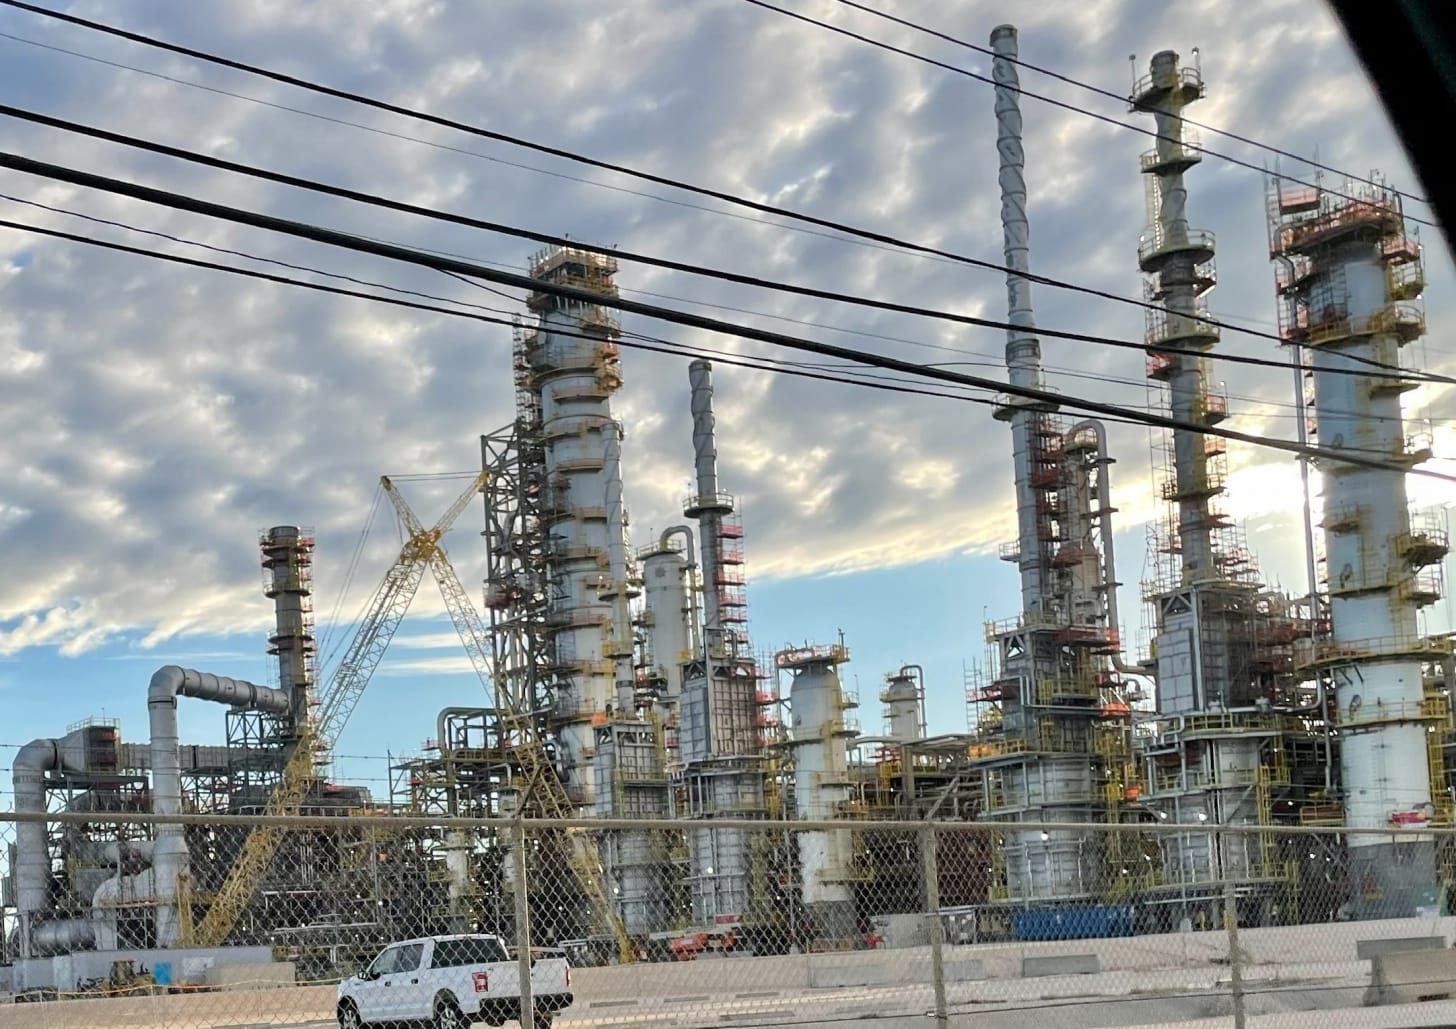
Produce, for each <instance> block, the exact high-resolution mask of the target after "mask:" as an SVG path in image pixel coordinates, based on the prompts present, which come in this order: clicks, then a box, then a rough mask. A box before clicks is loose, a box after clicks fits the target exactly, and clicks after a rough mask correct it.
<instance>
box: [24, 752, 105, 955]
mask: <svg viewBox="0 0 1456 1029" xmlns="http://www.w3.org/2000/svg"><path fill="white" fill-rule="evenodd" d="M66 742H67V741H66V740H47V739H40V740H31V741H30V742H29V743H27V744H26V745H25V746H23V747H21V748H20V750H19V751H18V752H17V753H16V755H15V759H14V761H13V762H12V763H11V782H12V784H13V785H12V788H13V789H14V791H15V810H16V812H17V813H18V814H44V813H45V810H46V793H45V777H46V773H47V772H52V771H60V770H62V769H65V770H67V771H73V772H79V771H83V770H84V769H85V752H84V750H81V751H79V752H78V751H77V750H76V749H75V748H73V747H69V746H67V745H66ZM46 835H47V833H46V824H45V823H44V822H17V823H16V825H15V908H16V914H17V915H18V920H19V933H18V935H19V941H18V942H19V951H20V956H21V957H22V958H30V957H39V956H40V955H41V954H42V953H46V952H48V951H46V950H45V949H38V943H39V935H40V934H39V927H40V925H41V924H43V923H41V922H40V921H39V920H40V919H41V918H43V917H44V916H45V915H46V913H48V912H49V911H50V910H51V899H50V895H51V890H50V886H51V863H50V853H49V850H48V849H47V844H46ZM52 924H56V925H58V926H59V925H62V924H71V923H70V921H69V920H67V922H66V923H52ZM79 925H80V926H81V927H82V928H81V929H61V928H57V929H53V930H48V932H49V933H50V934H52V935H54V934H55V933H75V934H76V937H77V945H84V944H85V943H89V942H90V937H89V936H87V935H86V934H85V933H84V932H83V931H82V930H83V929H84V927H85V924H84V923H79ZM81 936H85V939H84V941H83V940H81V939H80V937H81ZM48 942H54V941H53V940H50V939H49V938H48Z"/></svg>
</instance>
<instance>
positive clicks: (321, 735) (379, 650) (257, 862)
mask: <svg viewBox="0 0 1456 1029" xmlns="http://www.w3.org/2000/svg"><path fill="white" fill-rule="evenodd" d="M487 481H488V478H487V475H486V473H485V472H481V473H480V474H479V475H477V476H475V477H474V478H473V479H472V480H471V481H470V485H469V486H468V487H467V488H466V489H465V491H464V492H463V493H461V494H460V496H459V497H457V498H456V500H455V502H454V503H453V504H451V505H450V507H449V509H447V510H446V512H445V513H444V514H443V515H441V516H440V518H439V519H438V520H437V521H436V522H435V525H434V526H433V527H432V528H429V529H426V528H425V527H424V525H423V524H422V523H421V522H420V520H419V518H418V517H417V516H416V515H415V513H414V511H413V510H412V509H411V508H410V506H409V504H408V503H407V502H406V501H405V499H404V497H403V496H401V495H400V493H399V490H398V489H396V488H395V485H394V483H393V482H391V481H390V480H389V477H388V476H383V477H381V478H380V480H379V485H380V487H381V488H382V489H383V490H384V494H385V496H387V497H388V498H389V501H390V503H391V504H392V505H393V506H394V510H395V514H396V515H397V516H398V518H399V521H400V525H401V527H402V528H403V530H404V534H405V541H404V544H403V546H402V547H401V548H400V552H399V556H398V558H396V559H395V562H394V564H393V565H392V566H391V567H390V569H389V571H388V572H386V573H385V575H384V579H383V581H381V583H380V585H379V588H378V589H377V590H376V591H375V594H374V599H373V601H372V602H371V603H370V606H369V612H368V615H367V616H366V617H365V619H364V621H363V622H362V623H361V624H360V626H359V630H358V632H357V633H355V636H354V639H353V641H352V642H351V644H350V646H349V649H348V651H347V652H346V653H345V655H344V658H343V660H342V661H341V662H340V663H339V668H338V670H337V671H336V672H335V674H334V676H333V679H332V680H331V681H330V684H329V687H328V689H327V690H325V691H324V693H323V695H322V696H321V697H320V702H319V720H318V726H317V728H316V729H311V728H310V727H308V726H303V727H301V732H300V734H299V737H298V739H297V742H296V743H295V745H294V751H293V753H292V755H291V756H290V758H289V760H288V763H287V765H286V766H285V768H284V770H283V775H282V778H281V780H280V781H279V783H278V786H277V787H276V788H275V789H274V791H273V794H272V795H271V796H270V797H269V799H268V803H267V805H266V806H265V807H264V810H263V813H264V814H265V815H289V814H297V813H298V811H299V808H300V806H301V804H302V801H303V799H304V797H305V796H306V795H307V793H308V787H309V783H310V782H311V781H312V778H313V765H314V761H313V754H314V745H313V744H314V741H315V740H317V741H320V742H321V743H322V745H323V746H324V747H325V748H327V747H332V746H333V743H334V741H335V740H336V739H337V738H338V735H339V732H340V731H341V730H342V729H343V727H344V724H345V723H346V722H347V721H348V719H349V715H350V714H352V713H353V710H354V706H355V705H356V704H357V703H358V701H359V698H360V697H361V696H362V695H363V693H364V690H365V688H366V687H367V686H368V685H369V680H370V678H371V677H372V676H373V674H374V669H375V668H376V667H377V666H378V664H379V661H380V659H381V658H383V657H384V652H385V649H386V648H387V647H388V646H389V642H390V640H391V639H392V638H393V637H394V633H395V630H397V629H398V628H399V624H400V622H401V621H402V620H403V619H404V616H405V613H406V612H407V611H408V610H409V605H410V602H411V601H412V600H413V599H414V596H415V594H416V592H418V590H419V585H420V581H421V580H422V579H423V577H424V572H425V569H426V568H427V567H428V568H429V569H430V571H431V572H432V573H433V575H434V578H435V582H436V584H437V585H438V586H439V587H440V593H441V595H442V596H443V597H444V600H445V607H446V609H447V610H448V611H449V612H450V619H451V621H452V622H454V624H455V630H456V632H457V633H458V634H459V636H460V641H461V643H463V644H464V646H465V651H466V653H467V654H468V655H469V657H470V663H471V665H472V666H473V667H474V668H475V671H476V673H477V674H478V675H479V676H480V680H481V682H482V683H483V684H484V686H485V688H486V692H487V693H489V694H491V695H492V696H493V697H494V698H495V700H496V708H497V710H498V712H499V714H500V717H501V719H502V720H503V722H504V723H505V724H504V728H505V730H506V737H507V739H508V740H509V742H510V746H511V751H512V756H513V757H514V758H515V761H516V763H517V765H518V767H519V769H520V776H521V782H520V784H519V785H520V788H521V796H522V804H523V810H525V811H529V812H532V813H536V814H539V815H540V817H543V818H549V819H561V818H570V817H572V815H573V814H574V812H573V810H572V805H571V801H570V798H568V796H567V794H566V788H565V786H564V785H563V784H562V782H561V779H560V777H559V776H558V775H557V774H556V769H555V768H554V767H553V766H552V764H551V761H550V759H549V757H548V756H547V753H546V748H545V746H544V744H543V741H542V740H541V738H540V736H539V734H538V733H537V731H536V727H535V724H534V723H533V722H532V720H531V719H530V718H529V717H527V716H526V715H523V714H522V712H520V711H518V710H517V709H516V707H515V705H514V704H513V703H511V701H510V698H508V697H505V696H503V695H501V696H497V691H496V690H495V685H494V681H493V679H492V677H491V671H490V658H489V642H488V639H489V637H488V635H487V633H486V629H485V625H484V623H483V622H482V621H481V619H480V615H479V613H478V612H477V611H476V610H475V605H473V604H472V603H471V602H470V595H469V594H468V593H466V592H465V588H464V587H463V586H462V585H461V584H460V577H459V576H458V575H457V574H456V573H455V568H454V566H453V565H451V564H450V559H449V557H448V556H447V555H446V553H445V549H444V547H442V546H441V545H440V540H441V538H442V537H443V536H444V535H445V533H446V532H447V531H449V529H450V526H451V525H453V524H454V523H455V519H456V518H458V517H459V516H460V513H461V512H462V511H464V510H465V507H466V505H467V504H469V503H470V500H471V498H472V497H474V496H476V495H477V494H479V493H480V492H481V490H482V489H484V488H485V484H486V482H487ZM285 831H286V830H283V829H281V828H278V827H276V826H266V825H264V826H258V827H257V828H255V829H254V830H253V831H252V832H251V833H249V834H248V838H247V840H246V841H245V842H244V844H243V848H242V851H241V852H240V853H239V855H238V859H237V860H236V861H235V862H234V863H233V866H232V867H231V868H230V869H229V870H228V875H227V878H226V879H225V880H224V882H223V884H222V886H221V887H220V888H219V889H218V891H217V894H216V895H215V898H214V900H213V902H212V904H211V906H210V907H209V908H208V911H207V914H206V915H205V916H204V917H203V919H202V921H201V922H200V923H198V924H197V926H196V929H195V930H194V931H193V932H192V933H191V934H186V935H190V936H191V939H190V940H186V939H184V943H188V944H190V945H192V946H199V947H215V946H219V945H220V944H221V943H222V942H223V941H224V940H225V939H226V938H227V936H228V934H229V933H231V932H232V930H233V927H234V926H235V925H236V924H237V921H238V918H239V917H241V915H242V913H243V910H244V909H245V908H246V907H247V905H248V901H249V900H250V899H251V898H252V896H253V893H254V892H255V891H256V889H257V886H258V883H259V882H261V881H262V878H263V876H264V875H265V874H266V873H267V870H268V866H269V864H270V863H271V862H272V860H273V855H274V854H275V853H276V852H277V850H278V844H279V843H280V841H281V840H282V837H283V834H284V832H285ZM566 850H567V857H568V860H569V861H570V862H571V868H572V872H573V874H574V875H575V877H576V879H577V882H578V884H579V885H580V888H581V890H582V893H583V894H584V895H585V896H586V898H587V900H588V901H589V903H590V904H591V907H592V910H593V912H594V913H595V914H596V916H597V918H598V920H599V921H600V922H601V924H602V925H603V926H604V927H606V929H607V930H608V932H609V933H610V934H611V935H612V937H613V939H614V940H615V941H616V944H617V949H618V954H619V958H620V960H622V961H623V962H630V961H632V960H633V959H634V957H635V952H634V950H633V948H632V943H631V939H630V938H629V937H628V935H627V932H626V928H625V926H624V925H623V924H622V919H621V917H620V915H619V914H618V913H617V910H616V907H615V906H614V905H613V904H612V902H611V899H610V898H609V897H608V895H607V891H606V888H605V886H604V884H603V880H604V879H605V872H604V870H603V868H602V865H601V862H600V860H599V859H598V857H597V854H596V847H595V845H594V844H593V843H592V840H591V838H590V836H589V835H588V834H587V833H586V832H584V831H583V830H581V829H568V830H566ZM189 922H190V918H188V919H184V920H183V927H184V930H185V928H186V926H187V925H188V923H189Z"/></svg>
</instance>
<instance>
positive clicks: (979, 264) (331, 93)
mask: <svg viewBox="0 0 1456 1029" xmlns="http://www.w3.org/2000/svg"><path fill="white" fill-rule="evenodd" d="M0 4H4V5H5V6H9V7H14V8H16V9H18V10H23V11H28V12H30V13H32V14H37V15H41V16H43V17H47V18H52V19H54V20H56V21H61V22H65V23H67V24H71V25H77V26H80V27H82V28H86V29H90V30H92V31H95V32H101V33H104V34H106V35H110V36H114V37H117V38H120V39H125V40H127V41H129V42H132V43H138V44H140V45H142V46H148V47H152V48H155V49H158V50H162V51H165V52H167V53H173V54H178V55H180V56H184V57H189V58H192V59H193V60H198V61H204V62H207V63H209V64H214V65H217V66H219V67H224V68H230V69H232V70H234V71H241V72H245V73H247V74H249V75H256V76H259V77H261V78H266V79H270V80H272V81H274V82H280V83H283V84H285V85H288V86H292V87H295V88H297V89H303V90H307V91H310V92H313V93H317V94H320V95H322V96H328V97H333V98H334V99H337V100H345V101H348V102H350V103H355V104H360V105H363V106H365V107H372V108H374V109H376V110H381V111H387V112H389V113H391V114H396V115H401V116H403V117H406V118H414V119H417V120H419V121H423V122H426V123H429V124H433V125H439V126H442V127H444V128H448V129H453V130H455V131H457V132H463V133H467V134H470V135H474V136H479V137H481V138H483V139H490V140H493V141H495V142H498V143H505V144H508V145H510V146H515V147H520V148H523V149H527V150H532V151H535V152H537V153H541V154H546V155H548V156H551V157H556V158H560V159H562V160H566V161H572V162H575V163H577V164H582V165H586V166H587V167H591V168H598V169H601V170H603V171H610V172H614V173H616V174H619V175H625V176H628V177H630V178H635V179H638V180H639V181H642V182H651V183H653V184H655V185H659V186H667V187H670V188H672V189H677V190H681V191H683V192H687V193H693V194H696V195H698V196H703V197H708V198H711V199H713V200H718V201H721V202H723V203H727V204H732V205H733V206H735V207H740V208H744V209H747V210H752V211H757V212H759V213H761V214H771V215H774V216H775V217H779V218H787V219H789V220H791V221H796V222H800V223H802V224H806V225H814V226H817V227H819V228H821V229H829V230H831V231H833V232H836V233H841V234H843V235H845V236H850V237H854V238H856V239H860V240H868V241H871V242H873V243H877V244H884V245H887V246H890V247H895V248H898V249H901V250H905V251H908V252H910V253H916V254H922V255H927V256H933V257H939V258H942V259H944V260H948V261H953V262H956V263H958V264H965V265H969V266H971V267H976V268H982V269H985V270H988V271H997V272H1001V273H1003V274H1019V275H1021V276H1022V277H1023V278H1025V279H1026V280H1027V281H1028V282H1032V283H1036V284H1039V285H1043V286H1047V287H1050V288H1053V289H1065V290H1070V291H1072V292H1077V293H1083V294H1085V295H1088V296H1095V297H1098V298H1099V299H1103V300H1113V301H1116V302H1118V303H1123V304H1131V305H1133V306H1135V307H1147V308H1157V306H1158V305H1157V304H1155V303H1152V302H1150V301H1147V300H1143V299H1141V298H1135V297H1128V296H1123V295H1122V294H1119V293H1113V292H1111V291H1109V290H1101V289H1096V288H1095V287H1091V286H1082V285H1078V284H1075V283H1071V282H1066V281H1064V280H1060V279H1055V278H1050V277H1047V276H1042V275H1036V274H1034V273H1031V272H1014V271H1013V269H1011V268H1008V267H1007V266H1005V265H1002V264H997V263H996V262H994V261H986V260H982V259H980V258H973V257H969V256H967V255H964V254H958V253H955V252H953V251H948V250H941V249H939V248H937V247H931V246H927V245H924V244H920V243H914V242H911V241H909V240H904V239H899V238H897V237H895V236H891V235H889V234H886V233H882V232H874V231H871V230H868V229H863V228H859V227H856V226H853V225H849V224H846V223H844V222H838V221H834V220H833V219H830V218H820V217H817V216H815V215H810V214H806V213H804V212H801V211H794V210H792V209H789V208H785V207H779V206H778V205H775V204H768V203H763V202H761V201H757V200H750V199H748V198H747V197H743V196H739V195H736V194H733V193H728V192H725V191H723V190H716V189H711V188H708V187H706V186H698V185H694V184H692V183H689V182H684V181H682V180H680V179H673V178H671V177H669V176H665V175H658V174H655V173H653V172H648V171H643V170H641V169H637V168H632V167H629V166H627V165H621V164H616V163H613V162H611V161H604V160H601V159H599V158H594V157H589V156H587V155H584V154H579V153H576V152H574V151H571V150H566V149H564V148H561V147H554V146H550V145H548V144H544V143H537V142H534V141H532V140H528V139H523V138H521V137H519V136H512V135H509V134H507V133H504V132H497V131H495V130H493V129H486V128H483V127H481V126H478V125H471V124H469V123H467V122H460V121H456V120H454V119H451V118H443V117H441V116H439V115H435V114H430V113H429V112H427V111H422V110H419V109H416V108H410V107H404V106H401V105H399V104H392V103H389V102H387V101H383V100H379V99H376V98H374V97H370V96H366V95H364V94H362V93H353V92H350V91H348V90H343V89H337V88H334V87H332V86H326V85H323V84H322V83H318V82H313V81H311V80H308V79H304V78H300V77H298V76H294V75H287V74H285V73H283V72H279V71H274V70H272V69H270V68H264V67H261V66H259V65H255V64H248V63H246V62H243V61H238V60H235V59H232V58H228V57H222V56H219V55H217V54H212V53H208V52H207V51H204V50H198V49H195V48H192V47H186V46H181V45H179V44H177V43H171V42H168V41H166V40H163V39H158V38H156V37H153V36H147V35H145V34H143V33H140V32H131V31H129V30H126V29H122V28H118V27H116V26H113V25H107V24H106V23H104V22H98V21H93V20H91V19H89V18H82V17H79V16H78V15H74V14H69V13H65V12H61V11H54V10H50V9H49V8H45V7H41V6H39V5H37V4H31V3H26V2H24V0H0ZM775 10H777V8H775ZM784 13H788V12H784ZM946 67H948V68H951V69H952V70H955V69H954V66H952V65H947V66H946ZM986 81H987V82H989V81H991V80H989V79H987V80H986ZM1109 120H1111V121H1113V122H1115V123H1116V124H1119V125H1127V127H1129V128H1132V129H1135V130H1136V131H1138V132H1142V133H1152V134H1153V135H1157V133H1156V132H1155V131H1153V130H1149V129H1145V128H1143V127H1142V126H1139V125H1132V124H1130V123H1124V122H1119V121H1117V120H1116V119H1109ZM1251 167H1252V166H1251ZM1291 181H1299V180H1291ZM1413 220H1414V219H1413ZM1214 324H1216V325H1218V326H1220V327H1221V328H1228V329H1232V330H1234V331H1237V332H1246V333H1249V334H1251V335H1257V336H1262V337H1264V338H1267V339H1272V340H1274V341H1276V342H1282V340H1280V339H1279V337H1278V336H1277V335H1273V334H1269V333H1260V332H1258V331H1257V330H1252V329H1246V328H1242V327H1240V326H1237V325H1233V324H1230V323H1227V322H1219V321H1215V322H1214Z"/></svg>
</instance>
